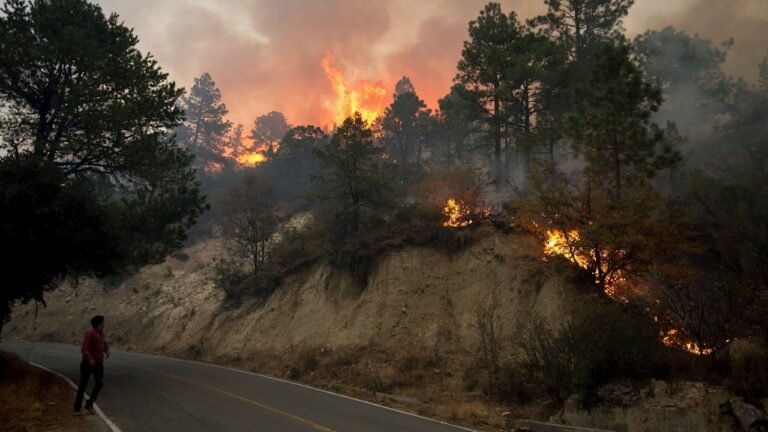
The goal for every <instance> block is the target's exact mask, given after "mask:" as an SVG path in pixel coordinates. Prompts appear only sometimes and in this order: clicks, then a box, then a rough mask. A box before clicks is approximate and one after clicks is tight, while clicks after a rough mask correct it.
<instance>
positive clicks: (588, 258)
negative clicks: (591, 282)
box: [544, 229, 714, 356]
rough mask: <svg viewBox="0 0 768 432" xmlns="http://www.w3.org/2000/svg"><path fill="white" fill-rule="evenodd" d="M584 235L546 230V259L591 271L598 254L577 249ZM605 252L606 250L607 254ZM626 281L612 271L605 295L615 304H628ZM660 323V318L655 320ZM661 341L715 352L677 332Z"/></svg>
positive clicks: (685, 348)
mask: <svg viewBox="0 0 768 432" xmlns="http://www.w3.org/2000/svg"><path fill="white" fill-rule="evenodd" d="M580 238H581V236H580V234H579V232H578V231H577V230H570V231H563V230H553V229H550V230H547V235H546V241H545V243H544V254H545V255H547V256H562V257H565V258H566V259H567V260H568V261H570V262H572V263H574V264H576V265H578V266H579V267H581V268H583V269H584V270H590V269H591V268H592V267H594V262H595V259H594V258H595V255H594V252H593V251H592V250H589V251H585V250H584V249H583V248H581V247H578V245H577V243H578V241H579V240H580ZM604 252H605V251H604ZM607 256H608V253H607V252H605V253H603V252H601V257H602V258H607ZM605 262H606V261H605V260H601V263H602V265H603V267H604V268H603V272H607V271H608V269H607V265H606V264H605ZM593 272H594V275H595V280H596V281H599V278H600V271H599V270H597V269H595V270H593ZM624 282H625V278H624V277H623V276H622V274H621V272H620V271H616V272H613V274H611V275H608V278H607V279H606V283H605V294H606V295H608V297H610V298H612V299H613V300H616V301H622V302H626V301H628V299H627V298H626V297H625V296H622V295H621V293H620V292H621V290H620V288H621V285H622V284H623V283H624ZM655 320H656V321H658V317H657V318H655ZM661 337H662V339H661V340H662V342H663V343H664V345H666V346H668V347H670V348H676V349H680V350H683V351H686V352H688V353H690V354H694V355H698V356H705V355H710V354H712V353H713V352H714V350H713V349H712V348H703V347H700V346H699V345H698V344H697V343H695V342H692V341H690V340H686V338H685V337H684V336H683V335H681V334H680V331H679V330H678V329H675V328H673V329H670V330H667V331H662V332H661Z"/></svg>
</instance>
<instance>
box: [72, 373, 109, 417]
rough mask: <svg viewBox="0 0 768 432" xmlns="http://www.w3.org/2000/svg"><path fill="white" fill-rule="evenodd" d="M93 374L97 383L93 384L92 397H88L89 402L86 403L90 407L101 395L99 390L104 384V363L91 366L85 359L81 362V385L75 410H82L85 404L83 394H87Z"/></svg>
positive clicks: (78, 388) (78, 387) (78, 389)
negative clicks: (86, 389) (89, 380)
mask: <svg viewBox="0 0 768 432" xmlns="http://www.w3.org/2000/svg"><path fill="white" fill-rule="evenodd" d="M91 374H93V378H94V379H95V380H96V384H94V385H93V391H92V392H91V397H90V398H88V402H86V403H85V407H86V408H89V407H90V406H92V405H93V403H94V402H96V398H97V397H99V391H101V387H102V386H103V385H104V364H103V363H96V364H95V365H93V366H91V365H89V364H88V362H86V361H83V362H82V363H80V385H79V386H77V397H76V398H75V411H80V408H81V407H82V406H83V396H84V395H85V388H86V387H87V386H88V379H89V378H90V377H91Z"/></svg>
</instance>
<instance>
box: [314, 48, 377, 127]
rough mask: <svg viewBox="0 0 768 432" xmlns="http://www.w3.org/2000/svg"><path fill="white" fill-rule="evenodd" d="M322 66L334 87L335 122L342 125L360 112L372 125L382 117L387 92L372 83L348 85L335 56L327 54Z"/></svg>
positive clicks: (333, 108)
mask: <svg viewBox="0 0 768 432" xmlns="http://www.w3.org/2000/svg"><path fill="white" fill-rule="evenodd" d="M320 65H321V66H322V67H323V70H324V71H325V75H326V76H327V77H328V80H329V81H330V82H331V85H332V86H333V91H334V93H335V96H336V101H335V102H334V103H333V104H332V107H331V109H332V110H333V113H334V114H333V122H335V124H336V125H340V124H342V123H343V122H344V120H346V119H347V118H348V117H351V116H352V115H353V114H354V113H356V112H359V113H360V115H361V116H362V117H363V120H365V121H366V122H368V124H372V123H373V122H374V121H376V119H377V118H378V117H379V115H381V113H382V111H383V110H384V108H383V107H384V106H385V105H386V95H387V90H386V89H384V87H382V86H381V85H380V84H378V83H375V82H371V81H357V82H354V83H348V82H347V81H346V80H345V79H344V75H343V73H342V71H341V70H339V68H338V66H337V65H336V58H335V57H334V55H333V54H331V53H327V54H326V55H325V57H323V60H322V61H321V62H320Z"/></svg>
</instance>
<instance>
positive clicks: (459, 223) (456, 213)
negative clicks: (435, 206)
mask: <svg viewBox="0 0 768 432" xmlns="http://www.w3.org/2000/svg"><path fill="white" fill-rule="evenodd" d="M443 214H444V215H445V217H446V218H447V220H446V221H445V223H443V226H444V227H450V228H464V227H467V226H469V225H471V224H472V219H470V211H469V208H467V206H465V205H464V204H463V203H461V202H460V201H457V200H455V199H453V198H448V201H447V202H446V203H445V207H443Z"/></svg>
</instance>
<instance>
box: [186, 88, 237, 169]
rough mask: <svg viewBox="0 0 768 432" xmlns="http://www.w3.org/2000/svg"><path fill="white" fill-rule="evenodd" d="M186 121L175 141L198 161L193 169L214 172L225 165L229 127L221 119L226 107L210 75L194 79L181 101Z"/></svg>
mask: <svg viewBox="0 0 768 432" xmlns="http://www.w3.org/2000/svg"><path fill="white" fill-rule="evenodd" d="M181 106H182V108H183V109H184V113H185V116H186V119H185V120H184V122H183V123H182V125H181V126H180V127H179V128H178V140H179V143H180V144H181V145H183V146H184V147H186V148H188V149H189V150H190V151H191V152H192V153H193V154H194V155H195V157H196V158H197V161H196V166H198V167H199V168H201V169H204V170H206V171H209V172H210V171H217V170H220V169H221V168H223V167H224V166H225V164H226V162H227V159H226V157H225V155H224V153H225V147H226V144H227V142H226V140H227V133H228V132H229V130H230V128H231V127H232V124H231V123H230V122H229V121H227V120H225V119H224V116H226V115H227V112H228V111H227V106H226V105H225V104H224V102H222V101H221V92H220V91H219V89H218V88H217V87H216V83H215V82H214V81H213V78H211V75H210V74H207V73H205V74H203V75H201V76H200V77H199V78H195V83H194V85H193V86H192V90H190V92H189V95H187V96H185V97H183V98H182V99H181Z"/></svg>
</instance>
